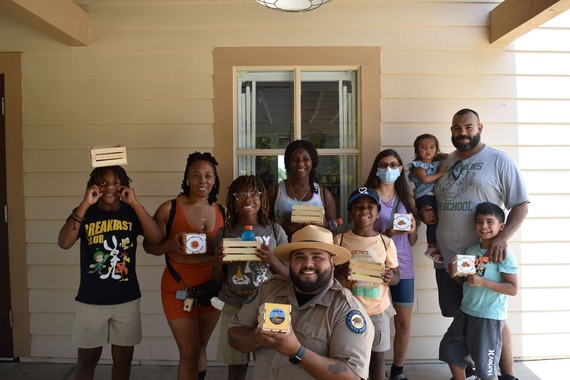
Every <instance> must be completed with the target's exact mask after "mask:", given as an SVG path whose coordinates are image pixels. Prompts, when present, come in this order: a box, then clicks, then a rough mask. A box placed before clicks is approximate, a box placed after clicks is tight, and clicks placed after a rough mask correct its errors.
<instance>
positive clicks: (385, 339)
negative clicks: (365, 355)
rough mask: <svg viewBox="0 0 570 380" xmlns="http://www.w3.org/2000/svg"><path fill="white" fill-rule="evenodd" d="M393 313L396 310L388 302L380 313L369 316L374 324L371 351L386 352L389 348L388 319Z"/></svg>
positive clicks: (394, 313)
mask: <svg viewBox="0 0 570 380" xmlns="http://www.w3.org/2000/svg"><path fill="white" fill-rule="evenodd" d="M394 315H396V310H394V307H393V306H392V305H391V304H390V306H388V308H387V309H386V310H384V311H383V312H382V313H380V314H375V315H371V316H370V319H371V320H372V323H373V324H374V342H373V343H372V351H373V352H386V351H388V350H389V349H390V319H392V317H393V316H394Z"/></svg>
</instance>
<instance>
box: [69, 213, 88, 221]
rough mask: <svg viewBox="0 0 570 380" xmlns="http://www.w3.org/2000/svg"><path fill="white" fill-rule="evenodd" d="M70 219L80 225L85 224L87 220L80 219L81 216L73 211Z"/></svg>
mask: <svg viewBox="0 0 570 380" xmlns="http://www.w3.org/2000/svg"><path fill="white" fill-rule="evenodd" d="M69 217H70V218H71V219H73V220H75V221H76V222H79V223H83V222H85V218H82V217H80V216H79V215H77V214H76V213H75V211H72V212H71V215H70V216H69Z"/></svg>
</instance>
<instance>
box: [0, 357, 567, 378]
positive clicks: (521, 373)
mask: <svg viewBox="0 0 570 380" xmlns="http://www.w3.org/2000/svg"><path fill="white" fill-rule="evenodd" d="M568 368H570V359H552V360H537V361H523V362H516V363H515V372H516V375H517V377H518V378H519V379H520V380H537V379H541V380H554V379H567V377H566V376H568V375H564V373H566V371H567V370H568ZM74 369H75V364H60V363H36V362H18V363H13V362H0V379H2V380H72V379H73V378H74ZM176 370H177V367H176V366H156V365H133V367H132V373H131V379H134V380H147V379H148V380H150V379H153V380H154V379H160V380H176ZM252 370H253V369H252V368H250V371H249V373H248V380H253V377H252V376H251V373H252ZM405 373H406V376H407V377H408V378H409V379H410V380H449V378H450V377H451V375H450V373H449V369H448V368H447V365H445V364H442V363H429V364H419V363H418V364H416V363H414V364H406V367H405ZM110 378H111V366H110V365H104V364H101V365H99V366H98V367H97V370H96V373H95V380H108V379H110ZM206 378H207V380H226V379H227V370H226V368H225V367H208V374H207V376H206ZM568 378H570V376H569V377H568Z"/></svg>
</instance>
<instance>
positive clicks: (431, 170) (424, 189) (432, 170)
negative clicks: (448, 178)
mask: <svg viewBox="0 0 570 380" xmlns="http://www.w3.org/2000/svg"><path fill="white" fill-rule="evenodd" d="M439 164H441V161H432V162H430V163H428V162H422V161H413V162H412V163H410V164H408V169H409V170H410V173H409V174H408V179H409V180H410V181H411V182H412V183H413V184H414V186H415V187H414V199H418V198H421V197H423V196H424V195H426V194H427V193H429V192H433V188H434V186H435V182H432V183H423V182H422V180H421V179H420V177H418V176H417V175H415V174H414V168H422V169H424V170H425V171H426V175H434V174H436V173H437V169H438V168H439Z"/></svg>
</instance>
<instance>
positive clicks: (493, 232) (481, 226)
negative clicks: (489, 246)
mask: <svg viewBox="0 0 570 380" xmlns="http://www.w3.org/2000/svg"><path fill="white" fill-rule="evenodd" d="M503 228H505V224H504V223H501V221H500V220H499V219H498V218H497V217H496V216H495V215H492V214H479V215H477V217H476V218H475V231H476V232H477V235H479V238H481V241H482V242H483V244H484V245H485V243H490V241H491V240H493V239H494V238H495V237H496V236H497V235H498V234H499V232H501V231H502V230H503Z"/></svg>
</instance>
